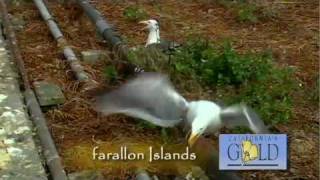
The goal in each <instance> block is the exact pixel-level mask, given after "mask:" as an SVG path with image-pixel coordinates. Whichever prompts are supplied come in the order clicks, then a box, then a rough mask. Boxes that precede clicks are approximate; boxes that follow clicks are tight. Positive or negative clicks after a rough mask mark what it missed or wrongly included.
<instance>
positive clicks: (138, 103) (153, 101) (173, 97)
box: [94, 72, 268, 146]
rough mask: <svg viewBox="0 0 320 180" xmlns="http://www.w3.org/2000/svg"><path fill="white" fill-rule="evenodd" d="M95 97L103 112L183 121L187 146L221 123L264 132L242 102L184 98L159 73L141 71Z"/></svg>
mask: <svg viewBox="0 0 320 180" xmlns="http://www.w3.org/2000/svg"><path fill="white" fill-rule="evenodd" d="M95 100H96V102H95V105H94V107H95V109H96V110H97V111H99V112H102V113H103V114H104V115H110V114H114V113H123V114H126V115H128V116H131V117H135V118H139V119H143V120H146V121H149V122H150V123H152V124H155V125H158V126H161V127H173V126H175V125H177V124H180V123H186V124H187V125H189V126H191V135H190V136H189V139H188V144H189V145H190V146H193V144H194V143H195V142H196V140H197V139H198V138H199V137H200V136H201V135H202V134H204V133H216V132H217V131H218V130H219V129H220V128H221V127H224V126H226V127H235V126H247V127H249V128H250V129H251V130H252V131H253V132H255V133H267V132H268V128H267V127H266V126H265V125H264V123H263V121H262V120H261V119H260V118H259V116H258V115H257V114H256V113H255V112H254V111H253V110H252V109H251V108H249V107H247V106H245V105H234V106H230V107H226V108H224V107H221V106H219V105H217V104H216V103H214V102H210V101H206V100H199V101H191V102H188V101H186V100H185V98H183V97H182V96H181V95H180V94H179V93H177V91H176V90H175V89H174V87H173V86H172V84H171V82H170V80H169V79H168V77H167V76H166V75H163V74H160V73H153V72H144V73H141V74H139V75H138V76H137V77H135V78H134V79H132V80H130V81H128V82H127V83H125V84H124V85H122V86H121V87H120V88H119V89H117V90H114V91H111V92H109V93H106V94H103V95H101V96H97V97H95Z"/></svg>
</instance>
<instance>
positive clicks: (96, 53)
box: [81, 50, 108, 64]
mask: <svg viewBox="0 0 320 180" xmlns="http://www.w3.org/2000/svg"><path fill="white" fill-rule="evenodd" d="M81 57H82V60H83V62H86V63H90V64H94V63H96V62H98V61H102V60H105V59H107V58H108V54H107V52H105V51H102V50H88V51H82V52H81Z"/></svg>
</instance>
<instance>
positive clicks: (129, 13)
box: [123, 6, 148, 21]
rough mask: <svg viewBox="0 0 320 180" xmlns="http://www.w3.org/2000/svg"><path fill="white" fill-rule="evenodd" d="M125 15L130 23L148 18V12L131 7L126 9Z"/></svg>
mask: <svg viewBox="0 0 320 180" xmlns="http://www.w3.org/2000/svg"><path fill="white" fill-rule="evenodd" d="M123 15H124V17H125V18H126V19H128V20H129V21H139V20H143V19H146V18H147V17H148V14H147V12H146V11H145V10H144V9H143V8H141V7H138V6H129V7H127V8H125V9H124V11H123Z"/></svg>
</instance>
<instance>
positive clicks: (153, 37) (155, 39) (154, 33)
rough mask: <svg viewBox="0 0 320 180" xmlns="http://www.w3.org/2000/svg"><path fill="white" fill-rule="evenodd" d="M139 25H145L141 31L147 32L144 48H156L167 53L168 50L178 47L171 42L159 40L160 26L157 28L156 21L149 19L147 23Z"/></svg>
mask: <svg viewBox="0 0 320 180" xmlns="http://www.w3.org/2000/svg"><path fill="white" fill-rule="evenodd" d="M139 23H140V24H146V26H145V27H144V28H143V29H148V30H149V34H148V38H147V42H146V44H145V47H150V46H158V47H159V48H160V49H162V50H164V51H168V50H174V49H175V48H177V47H179V46H180V45H179V44H177V43H175V42H173V41H165V40H162V39H160V26H159V21H158V20H156V19H149V20H147V21H140V22H139Z"/></svg>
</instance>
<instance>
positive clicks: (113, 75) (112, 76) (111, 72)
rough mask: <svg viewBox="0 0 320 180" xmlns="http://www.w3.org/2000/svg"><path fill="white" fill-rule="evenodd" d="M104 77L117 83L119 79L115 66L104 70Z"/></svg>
mask: <svg viewBox="0 0 320 180" xmlns="http://www.w3.org/2000/svg"><path fill="white" fill-rule="evenodd" d="M104 75H105V76H106V78H107V79H108V80H109V81H111V82H112V81H115V80H116V79H117V77H118V73H117V70H116V68H115V67H114V66H112V65H109V66H107V67H106V68H105V69H104Z"/></svg>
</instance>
